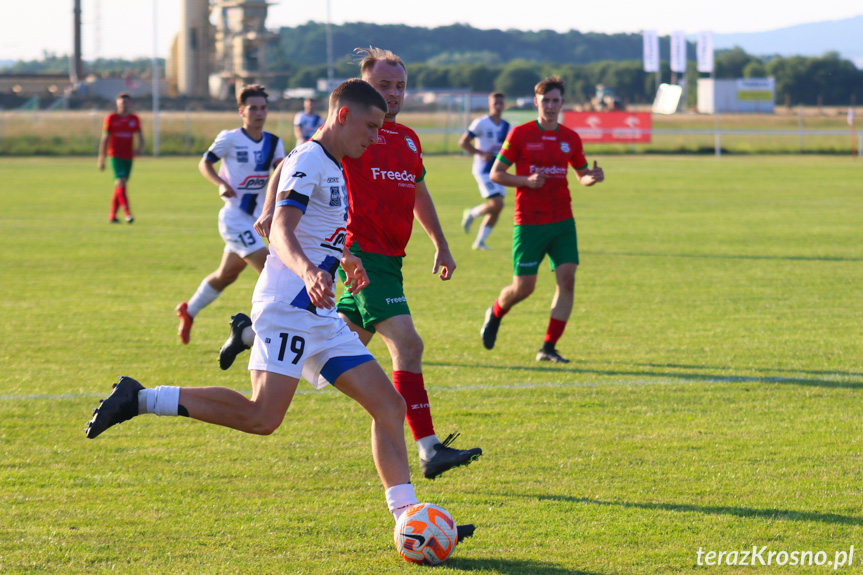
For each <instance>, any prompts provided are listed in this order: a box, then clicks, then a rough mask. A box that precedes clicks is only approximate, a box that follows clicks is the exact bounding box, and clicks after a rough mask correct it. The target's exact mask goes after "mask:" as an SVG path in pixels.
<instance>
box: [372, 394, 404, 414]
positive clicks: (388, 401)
mask: <svg viewBox="0 0 863 575" xmlns="http://www.w3.org/2000/svg"><path fill="white" fill-rule="evenodd" d="M391 389H392V393H388V394H387V395H386V397H384V398H383V401H382V402H381V404H382V405H381V410H380V412H379V413H378V414H377V415H375V416H374V417H375V419H377V418H380V417H385V418H386V419H387V420H389V421H399V422H402V421H404V420H405V417H406V416H407V413H408V409H407V404H406V403H405V399H404V398H403V397H402V396H401V395H400V394H399V392H397V391H396V390H395V388H391Z"/></svg>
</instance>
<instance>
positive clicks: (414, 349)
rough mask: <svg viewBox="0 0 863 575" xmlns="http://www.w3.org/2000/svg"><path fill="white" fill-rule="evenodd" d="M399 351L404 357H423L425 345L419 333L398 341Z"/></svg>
mask: <svg viewBox="0 0 863 575" xmlns="http://www.w3.org/2000/svg"><path fill="white" fill-rule="evenodd" d="M397 345H398V351H399V355H400V356H402V357H418V358H421V357H422V355H423V349H424V347H425V346H424V344H423V340H422V338H421V337H420V336H419V334H418V333H416V332H414V333H413V334H409V335H405V336H403V337H401V338H399V340H398V343H397Z"/></svg>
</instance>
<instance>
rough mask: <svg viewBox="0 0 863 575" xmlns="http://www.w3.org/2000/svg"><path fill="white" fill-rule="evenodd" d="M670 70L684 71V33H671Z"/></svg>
mask: <svg viewBox="0 0 863 575" xmlns="http://www.w3.org/2000/svg"><path fill="white" fill-rule="evenodd" d="M671 71H672V72H686V34H684V33H683V32H681V31H679V30H678V31H676V32H672V33H671Z"/></svg>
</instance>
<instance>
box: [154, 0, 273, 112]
mask: <svg viewBox="0 0 863 575" xmlns="http://www.w3.org/2000/svg"><path fill="white" fill-rule="evenodd" d="M180 4H181V10H182V17H181V24H180V32H179V34H177V37H176V38H175V40H174V45H173V47H172V50H171V56H172V60H173V61H172V62H171V63H170V64H169V66H168V77H169V80H170V83H171V84H172V85H173V86H176V91H177V92H178V93H179V94H182V95H184V96H192V97H206V96H207V95H210V96H212V97H215V98H221V99H229V98H231V97H232V95H233V93H234V90H235V89H237V88H241V87H242V86H244V85H246V84H259V83H265V82H266V79H267V78H268V77H269V76H271V74H267V73H266V72H265V69H266V66H267V44H268V43H269V42H270V41H271V40H273V39H274V38H276V37H277V36H278V35H277V34H276V33H274V32H270V31H268V30H267V29H266V28H265V27H264V23H265V21H266V19H267V7H268V5H269V3H268V2H267V1H266V0H181V2H180Z"/></svg>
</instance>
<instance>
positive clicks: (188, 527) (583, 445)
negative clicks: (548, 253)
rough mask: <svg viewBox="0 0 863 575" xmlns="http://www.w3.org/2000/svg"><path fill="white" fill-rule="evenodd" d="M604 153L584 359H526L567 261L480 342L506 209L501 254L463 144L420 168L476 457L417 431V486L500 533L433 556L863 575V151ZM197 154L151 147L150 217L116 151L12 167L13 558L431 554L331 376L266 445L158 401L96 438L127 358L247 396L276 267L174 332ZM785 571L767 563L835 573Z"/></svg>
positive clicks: (441, 338)
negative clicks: (477, 232) (474, 208)
mask: <svg viewBox="0 0 863 575" xmlns="http://www.w3.org/2000/svg"><path fill="white" fill-rule="evenodd" d="M589 157H590V159H591V160H592V159H594V156H592V155H590V156H589ZM598 159H599V161H600V165H603V166H604V168H605V170H606V175H607V181H606V183H604V184H602V185H600V186H597V187H594V188H589V189H583V188H580V187H577V189H575V190H574V208H575V212H576V218H577V221H578V232H579V239H580V244H581V258H582V265H581V268H580V270H579V272H578V287H577V289H576V291H577V294H576V305H575V309H574V312H573V316H572V318H571V320H570V322H569V325H568V328H567V331H566V333H565V334H564V336H563V339H562V340H561V342H560V343H559V345H558V348H559V349H560V351H561V352H562V354H563V355H564V356H567V357H570V358H572V359H573V362H572V363H571V364H568V365H565V366H557V365H548V364H538V363H536V362H535V361H534V354H535V352H536V350H537V348H538V347H539V345H540V343H541V341H542V336H543V333H544V330H545V326H546V323H547V316H548V311H547V310H548V307H549V305H550V301H551V295H552V292H553V277H552V274H549V273H546V272H545V271H543V273H542V275H541V277H540V279H539V283H538V288H537V291H536V293H535V294H534V295H533V296H532V297H531V298H530V299H528V300H527V301H525V302H524V303H522V304H520V305H519V306H517V307H516V308H515V309H514V310H513V311H512V312H511V313H510V314H509V315H508V316H507V317H506V319H505V320H504V322H503V325H502V328H501V333H500V336H499V338H498V342H497V346H496V348H495V349H494V350H493V351H487V350H485V349H484V348H483V347H482V345H481V342H480V338H479V327H480V324H481V322H482V316H483V312H484V310H485V308H486V307H488V306H489V305H491V303H492V302H493V300H494V298H495V297H496V295H497V293H498V292H499V290H500V288H501V287H502V286H504V285H505V284H507V283H508V282H509V281H510V277H511V261H510V254H509V249H510V246H511V232H512V223H511V221H512V202H511V200H508V204H509V205H508V206H507V209H506V210H505V212H504V217H503V221H504V223H502V224H501V225H500V226H499V228H498V229H497V230H496V231H495V232H494V234H493V235H492V237H491V239H490V241H489V243H490V245H491V246H492V247H493V248H494V250H493V251H491V252H485V253H478V252H474V251H472V250H470V247H469V246H470V242H471V240H472V237H468V236H465V235H464V234H463V233H462V231H461V228H460V226H459V219H460V216H461V211H462V209H463V208H464V207H467V206H471V205H474V204H476V203H478V194H477V191H476V189H475V184H474V182H473V180H472V178H471V176H470V173H469V161H468V159H466V158H462V157H440V156H439V157H431V158H429V159H428V162H427V167H428V170H429V175H428V180H427V181H428V183H429V187H430V189H431V190H432V193H433V195H434V197H435V200H436V204H437V207H438V211H439V214H440V216H441V218H442V220H443V224H444V228H445V231H446V232H447V234H448V237H449V241H450V244H451V247H452V250H453V253H454V255H455V257H456V261H457V262H458V269H457V271H456V275H455V278H454V279H453V280H452V281H450V282H441V281H439V280H438V279H437V278H436V277H435V276H433V275H432V274H431V257H432V251H431V245H430V242H429V241H428V239H427V238H426V237H425V236H424V234H423V233H422V231H421V230H418V233H417V234H416V237H415V238H414V239H413V243H412V244H411V246H410V249H409V253H408V257H407V258H406V260H405V262H406V290H407V294H408V298H409V301H410V303H411V307H412V310H413V312H414V318H415V322H416V325H417V329H418V331H419V332H420V334H421V335H422V336H423V338H424V340H425V344H426V347H425V356H424V357H425V375H426V381H427V382H428V387H429V393H430V396H431V401H432V408H433V414H434V416H435V422H436V426H437V431H438V434H439V435H441V436H443V435H446V434H447V433H449V432H450V431H454V430H459V431H461V432H462V437H461V438H460V439H459V440H458V442H457V443H456V446H461V447H473V446H481V447H482V448H483V449H484V451H485V455H484V456H483V457H482V458H481V459H480V460H479V461H478V462H476V463H474V464H472V465H471V466H470V467H468V468H466V469H458V470H454V471H451V472H449V473H448V474H446V475H444V476H443V477H441V478H439V479H438V480H436V481H434V482H429V481H426V480H424V479H422V478H421V476H420V474H419V471H418V465H417V458H416V453H415V450H414V448H413V446H412V445H409V453H410V460H411V466H412V469H413V471H414V477H415V478H416V479H415V483H416V487H417V493H418V496H419V497H420V499H422V500H428V501H433V502H436V503H439V504H441V505H443V506H444V507H446V508H447V509H449V510H450V511H451V512H452V513H453V515H454V516H455V517H456V519H457V520H458V521H460V522H473V523H475V524H476V525H477V527H478V529H477V534H476V536H475V537H474V538H473V539H471V540H469V541H468V542H467V543H466V544H465V545H463V546H460V547H459V548H458V549H457V550H456V553H455V554H454V556H453V557H452V558H451V559H450V560H449V561H448V562H447V563H445V564H444V565H443V566H442V567H439V568H435V573H470V574H524V575H536V574H550V575H563V574H570V573H589V574H597V575H598V574H603V575H611V574H630V573H634V574H666V573H691V572H696V573H701V572H704V573H749V572H751V571H754V570H759V569H757V568H756V569H753V568H752V567H747V566H736V567H735V566H728V565H725V564H723V565H722V566H712V567H709V566H699V565H698V562H699V557H698V555H697V553H698V551H699V549H701V550H702V551H703V552H705V553H706V552H708V551H726V552H731V551H744V550H751V549H752V547H753V546H757V547H758V548H761V547H763V546H767V550H766V551H764V553H763V558H764V560H765V561H767V559H768V553H769V552H770V551H774V552H785V553H786V554H791V553H792V552H795V551H797V552H800V551H811V552H812V553H813V554H814V553H817V552H819V551H822V552H824V555H822V556H815V555H809V557H810V558H811V557H813V556H814V557H819V558H820V559H821V560H823V561H822V562H824V561H827V560H829V561H831V563H832V562H833V561H834V559H835V558H841V557H842V556H841V554H839V553H840V552H844V551H848V550H849V548H850V546H852V545H854V546H855V551H856V554H855V555H854V558H853V560H854V566H853V567H848V566H842V567H840V568H839V569H837V570H838V571H841V572H859V571H860V566H861V564H863V503H861V491H863V472H861V467H863V455H861V453H863V446H861V439H863V434H861V419H863V403H861V401H860V394H861V391H863V359H861V358H863V333H861V332H863V328H861V326H863V305H861V302H863V225H861V223H860V222H861V220H863V186H861V182H863V171H861V170H863V163H860V162H859V161H857V162H855V161H853V160H852V159H850V158H845V157H841V158H840V157H830V158H824V157H811V156H807V157H800V156H784V157H770V156H751V157H726V158H722V159H718V160H717V159H715V158H712V157H707V158H705V157H700V158H694V159H693V158H687V157H659V158H657V157H625V156H615V157H608V158H602V157H599V158H598ZM196 163H197V158H170V159H161V160H153V159H149V158H143V159H141V160H138V161H136V163H135V169H134V172H133V175H132V179H131V183H130V188H129V194H130V198H131V201H132V206H133V208H134V210H135V214H136V217H137V221H136V222H135V223H134V224H133V225H126V224H123V225H113V226H112V225H109V224H107V223H106V218H107V209H108V203H109V198H110V194H111V182H110V176H109V175H108V174H107V173H99V172H98V171H97V170H96V169H95V158H86V159H45V158H39V159H32V158H15V159H13V158H8V157H7V158H0V175H2V180H0V182H2V184H0V185H2V193H0V306H2V307H0V309H2V314H3V315H2V318H3V321H2V322H0V338H2V347H0V365H2V371H0V454H2V457H0V573H3V574H23V573H36V574H42V573H72V574H78V573H81V574H83V573H87V574H95V573H107V572H114V573H123V574H138V573H140V574H152V573H160V574H167V573H190V574H198V573H205V574H210V573H236V574H262V573H292V574H293V573H302V574H320V573H350V574H354V573H360V574H375V575H377V574H386V573H422V572H425V569H428V568H423V567H416V566H411V565H408V564H406V563H405V562H404V561H402V559H400V558H399V557H398V555H397V554H396V553H395V551H394V548H393V543H392V518H391V517H390V516H389V514H388V513H387V510H386V506H385V503H384V499H383V491H382V488H381V486H380V483H379V481H378V478H377V476H376V474H375V471H374V468H373V466H372V462H371V456H370V451H369V445H368V435H369V418H368V417H367V416H366V415H365V413H364V412H363V411H362V410H361V409H360V408H359V407H358V406H356V405H355V404H354V403H352V402H351V401H350V400H348V399H347V398H345V397H343V396H341V395H340V394H338V393H337V392H334V391H332V390H327V391H323V392H314V391H313V390H312V388H311V387H310V386H308V385H307V384H305V383H303V384H301V388H300V389H301V390H302V392H301V393H300V394H298V395H297V397H296V398H295V400H294V404H293V405H292V407H291V409H290V411H289V413H288V417H287V418H286V421H285V423H284V424H283V426H282V427H281V428H280V429H279V430H278V431H277V432H276V433H275V434H274V435H272V436H270V437H255V436H246V435H243V434H240V433H238V432H234V431H231V430H228V429H223V428H217V427H214V426H209V425H206V424H202V423H198V422H194V421H190V420H187V419H182V418H176V419H175V418H156V417H154V416H143V417H140V418H136V419H135V420H133V421H131V422H128V423H126V424H124V425H121V426H119V427H116V428H114V429H111V430H109V431H108V432H107V433H105V434H104V435H103V436H101V437H100V438H99V439H97V440H94V441H90V440H87V439H85V438H84V434H83V430H84V426H85V422H86V421H87V420H88V419H89V418H90V415H91V411H92V409H93V408H94V407H95V406H96V404H97V400H98V398H100V397H103V396H104V395H105V394H106V393H107V392H108V391H109V390H110V386H111V384H112V383H113V382H114V381H116V377H117V376H118V375H121V374H123V375H130V376H133V377H136V378H138V379H140V380H141V381H142V382H143V383H144V384H145V385H160V384H177V385H186V386H189V385H224V386H229V387H232V388H234V389H237V390H239V391H242V392H248V390H249V389H250V384H249V377H248V374H247V372H246V371H245V369H244V365H243V362H242V360H241V361H239V362H238V364H239V365H237V366H235V368H234V369H232V370H231V371H229V372H222V371H220V370H219V368H218V366H217V350H218V348H219V346H220V345H221V343H222V341H223V340H224V337H225V336H226V335H227V331H226V330H227V326H228V324H227V321H228V319H229V316H230V314H231V313H234V312H236V311H238V310H248V308H249V306H250V303H249V302H250V298H251V292H252V289H253V285H254V281H255V277H254V274H253V272H246V274H245V275H244V276H243V277H241V279H240V281H238V282H237V283H236V284H235V285H234V286H232V287H231V288H229V289H228V290H226V292H225V293H224V295H223V296H222V297H221V298H220V299H219V300H217V301H216V302H215V303H214V304H213V305H212V306H210V307H209V308H207V309H206V310H205V311H204V312H202V313H201V315H200V316H199V317H198V318H197V320H196V322H195V329H194V331H193V334H192V343H191V344H190V345H188V346H182V345H181V344H180V343H179V341H178V339H177V336H176V318H175V317H174V312H173V309H174V306H175V305H176V304H177V303H178V302H180V301H183V300H185V299H187V298H188V297H189V296H190V295H191V294H192V293H193V292H194V290H195V288H196V287H197V285H198V284H199V283H200V281H201V279H202V278H203V277H204V276H205V275H206V274H208V273H209V272H210V271H212V270H213V269H215V267H216V265H217V263H218V259H219V257H220V254H221V250H222V247H223V244H222V242H221V239H220V238H219V235H218V233H217V230H216V215H217V211H218V209H219V207H220V204H221V202H220V200H219V199H218V197H217V194H216V192H215V189H214V188H213V187H212V186H210V185H209V184H207V182H205V181H204V179H203V178H201V176H200V175H199V174H198V173H197V169H196ZM544 269H547V268H544ZM371 349H372V351H373V353H374V354H375V355H376V356H378V357H379V358H381V363H382V365H384V367H385V368H386V369H389V362H388V361H387V360H388V356H387V353H386V351H385V349H384V348H383V346H381V345H380V342H379V341H374V342H373V345H372V346H371ZM804 557H805V556H804ZM781 559H782V555H781V553H780V555H777V556H776V557H774V558H773V563H772V565H771V566H770V567H763V568H761V569H760V570H761V571H763V572H765V573H768V572H769V573H789V572H793V573H826V572H829V571H833V570H834V567H835V566H830V565H827V564H824V565H820V566H817V565H812V566H806V567H799V566H794V567H792V566H789V565H786V566H779V565H777V562H778V561H780V560H781ZM785 559H786V560H788V555H785ZM704 560H705V558H704V557H703V558H702V561H704ZM726 561H727V560H726Z"/></svg>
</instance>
